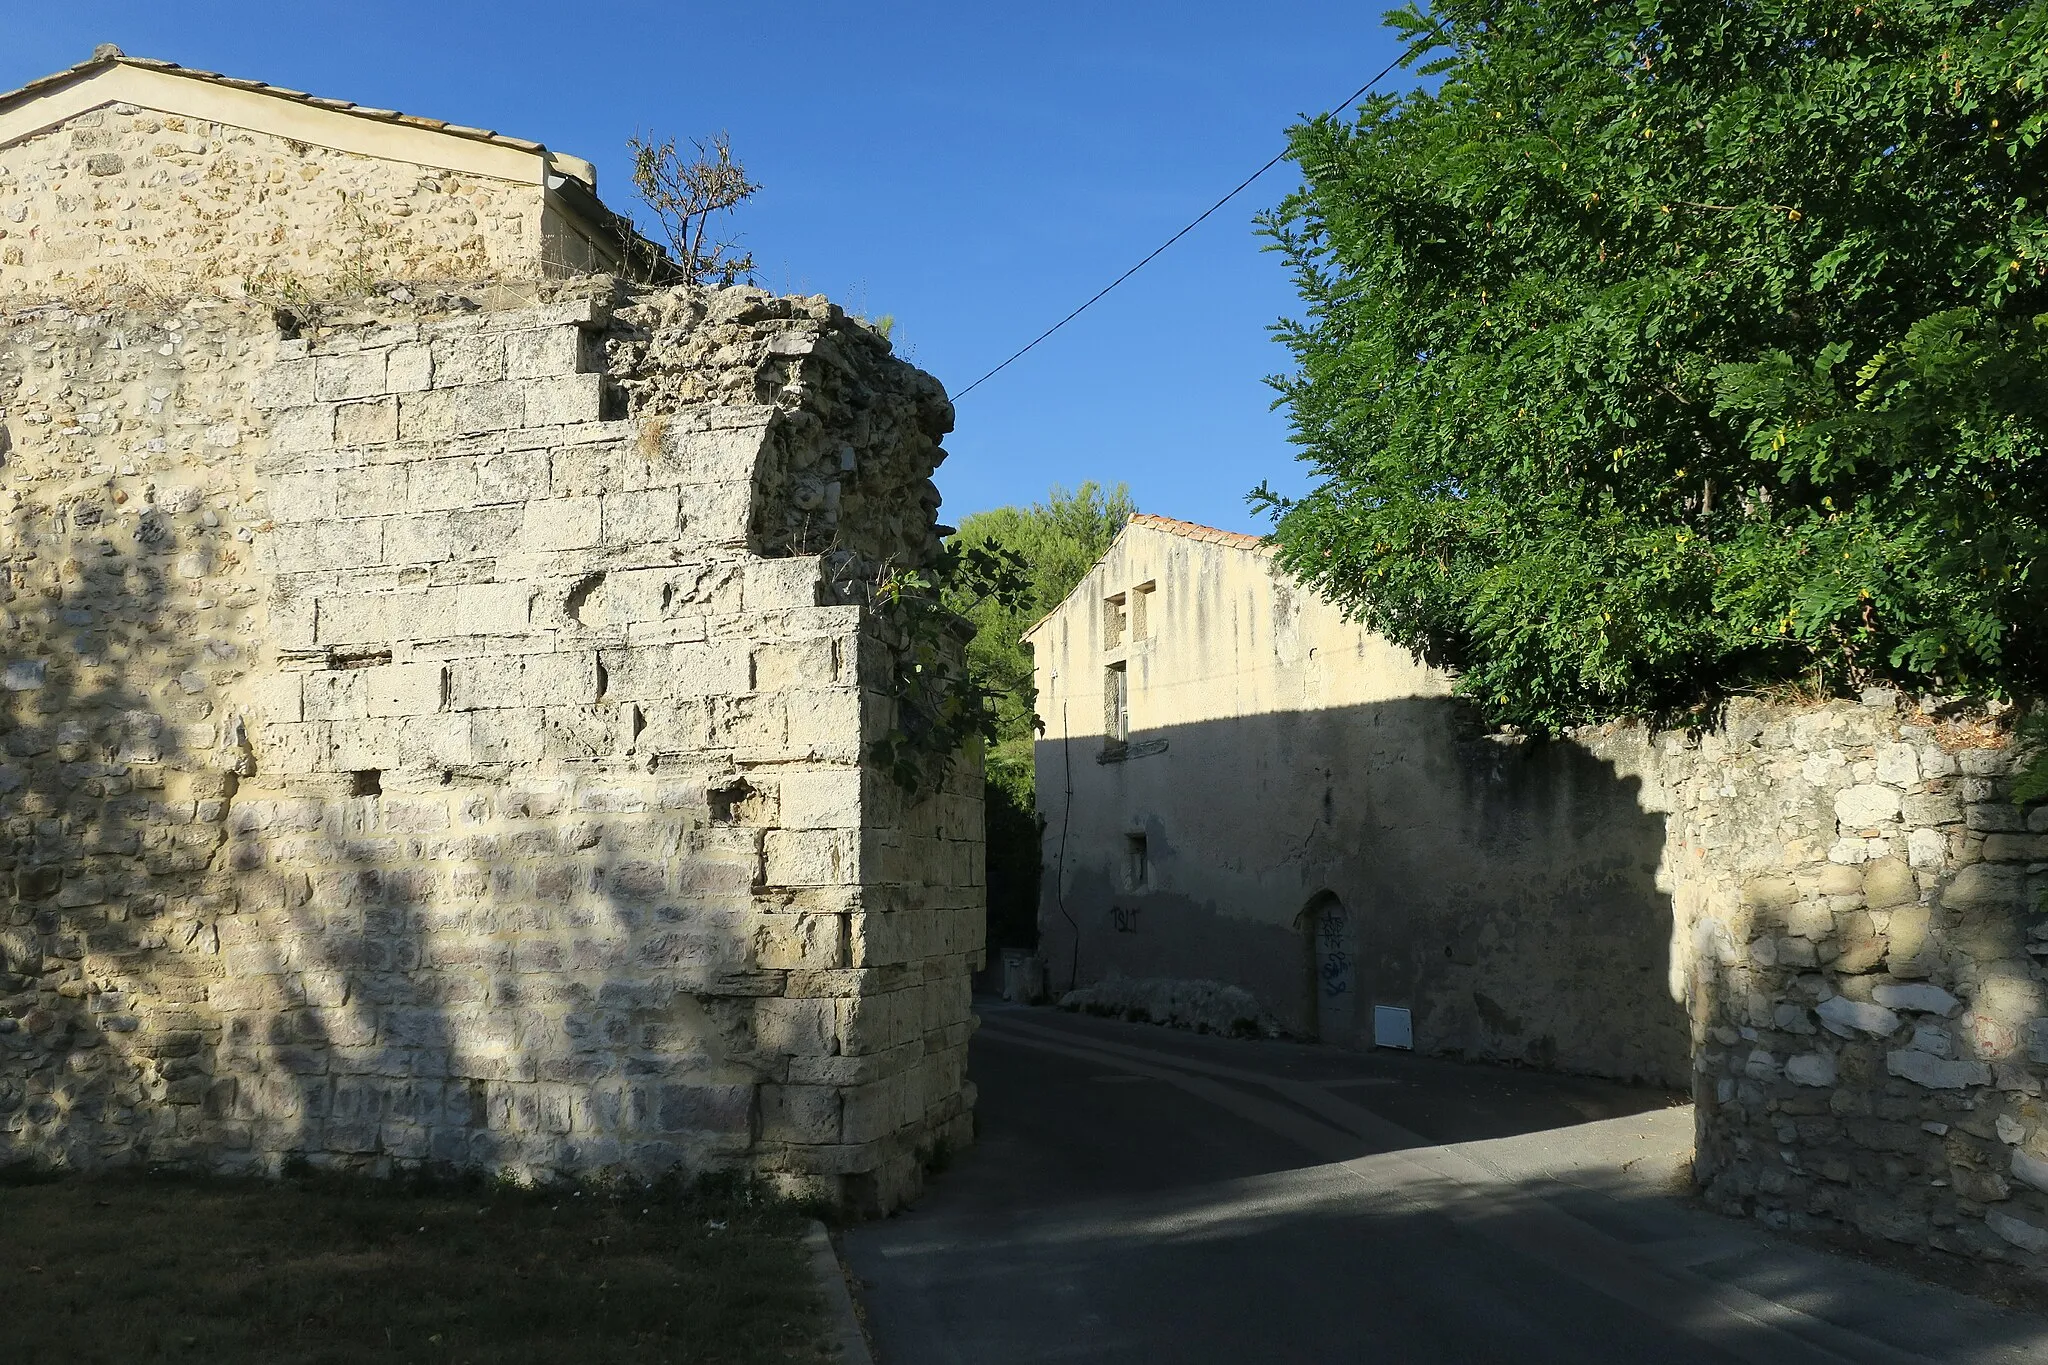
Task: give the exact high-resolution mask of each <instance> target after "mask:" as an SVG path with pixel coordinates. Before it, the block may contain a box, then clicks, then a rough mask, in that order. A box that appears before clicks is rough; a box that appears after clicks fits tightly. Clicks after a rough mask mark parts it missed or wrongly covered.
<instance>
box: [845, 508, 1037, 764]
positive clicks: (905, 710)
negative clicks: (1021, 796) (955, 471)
mask: <svg viewBox="0 0 2048 1365" xmlns="http://www.w3.org/2000/svg"><path fill="white" fill-rule="evenodd" d="M1030 573H1031V571H1030V566H1029V565H1028V564H1027V563H1026V562H1025V560H1024V557H1023V556H1022V555H1019V554H1017V553H1016V552H1015V551H1012V550H1010V549H1008V548H1006V547H1004V546H1002V545H999V544H981V545H966V546H961V545H957V544H953V545H948V546H947V547H946V548H945V549H944V551H942V553H941V555H940V558H939V560H938V562H937V563H936V564H934V565H932V566H931V567H929V568H925V569H896V568H893V567H892V568H890V569H889V570H887V571H886V572H884V573H883V575H882V577H881V578H880V579H879V581H877V582H876V584H875V586H874V590H873V594H872V598H871V600H872V603H873V609H874V612H875V614H876V616H877V617H878V618H880V619H881V620H882V621H883V622H885V623H886V624H887V625H888V626H890V627H891V628H892V629H893V631H894V633H895V635H896V638H897V644H896V647H895V648H894V649H893V650H892V652H891V673H890V678H889V683H888V691H889V695H890V696H891V697H892V698H893V699H894V701H895V703H896V707H895V718H894V721H893V723H892V725H891V727H890V729H889V733H888V734H886V735H884V736H883V737H882V738H880V739H878V740H876V741H875V742H874V743H873V744H872V745H870V746H869V758H870V759H871V761H873V762H874V763H875V764H876V765H878V766H879V767H881V768H882V769H883V770H884V771H886V772H887V773H888V774H889V776H890V777H891V779H893V780H894V781H895V783H896V785H897V786H899V787H901V788H902V789H903V790H904V791H905V792H908V793H910V794H912V795H924V794H928V793H930V792H932V791H934V790H936V789H937V788H938V786H939V785H940V784H941V783H942V782H944V781H945V779H946V776H947V774H948V773H950V772H951V771H952V767H953V763H954V761H955V760H956V759H957V758H958V757H959V755H960V751H961V750H962V749H963V748H965V747H966V746H967V744H968V743H970V742H971V741H973V740H975V739H980V740H982V741H984V742H987V741H991V740H994V739H995V738H996V732H997V726H996V712H995V710H994V707H993V702H994V701H995V700H996V698H997V697H998V696H999V695H1001V694H1000V693H999V691H998V690H996V689H992V688H988V687H985V686H983V685H982V684H981V683H980V682H978V681H977V680H976V679H974V678H973V677H972V676H970V674H969V672H968V667H967V644H968V641H970V640H971V639H972V638H973V636H974V626H973V624H972V623H971V622H970V621H969V620H968V619H967V617H966V616H965V615H964V613H965V612H968V611H972V610H973V609H974V608H975V607H976V606H979V605H981V604H982V603H995V604H999V605H1002V606H1006V607H1016V606H1018V605H1019V604H1021V603H1022V602H1023V601H1024V600H1025V599H1026V597H1027V596H1028V595H1029V593H1030V590H1031V577H1030Z"/></svg>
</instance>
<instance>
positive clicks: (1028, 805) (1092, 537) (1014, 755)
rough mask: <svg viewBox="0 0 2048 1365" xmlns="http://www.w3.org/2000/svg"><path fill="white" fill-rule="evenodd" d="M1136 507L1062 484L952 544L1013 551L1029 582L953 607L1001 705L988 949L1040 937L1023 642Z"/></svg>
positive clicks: (991, 770)
mask: <svg viewBox="0 0 2048 1365" xmlns="http://www.w3.org/2000/svg"><path fill="white" fill-rule="evenodd" d="M1136 510H1137V508H1136V507H1135V506H1134V505H1133V504H1132V502H1131V494H1130V490H1129V489H1128V488H1127V487H1125V486H1124V485H1123V484H1117V485H1116V486H1115V487H1114V488H1110V489H1107V490H1105V489H1103V488H1102V487H1101V486H1100V485H1099V484H1096V483H1093V482H1088V483H1083V484H1082V485H1081V486H1080V487H1079V488H1077V489H1074V490H1073V491H1071V492H1069V491H1068V490H1067V489H1064V488H1061V487H1058V486H1054V487H1053V488H1052V489H1051V490H1050V491H1049V492H1048V493H1047V495H1046V500H1045V501H1044V502H1039V503H1033V504H1032V505H1031V506H1029V507H998V508H995V509H994V510H992V511H988V512H976V513H974V514H973V515H972V516H969V517H966V518H964V519H963V520H962V521H961V523H960V529H959V531H958V532H957V533H956V534H955V535H954V536H953V539H952V544H953V545H954V546H957V547H962V548H972V547H997V546H1001V547H1006V548H1008V549H1009V550H1011V551H1014V552H1015V553H1017V554H1018V555H1019V556H1020V557H1021V558H1022V560H1023V563H1024V565H1025V572H1026V575H1027V582H1026V585H1025V589H1024V591H1023V592H1022V593H1021V594H1020V595H1019V596H1018V597H1017V598H1016V599H1014V600H1010V601H1003V600H999V599H996V598H992V597H983V598H982V599H981V600H979V601H968V600H966V599H965V598H962V597H955V599H954V606H955V608H956V610H958V611H960V612H961V614H962V615H964V616H965V617H966V618H967V619H968V620H969V621H971V622H972V623H973V625H974V627H975V633H974V638H973V640H972V641H971V642H970V643H969V644H968V646H967V669H968V673H969V675H970V676H971V677H972V678H973V679H974V680H975V682H976V683H977V685H978V686H979V687H980V688H981V689H982V690H983V692H984V693H985V694H986V695H987V696H989V697H990V698H991V699H992V704H993V706H994V708H995V709H994V730H993V741H994V742H993V743H992V744H991V745H990V748H989V751H988V805H987V818H988V824H987V831H986V833H987V839H988V902H989V941H990V942H991V943H992V944H994V945H995V946H998V947H1020V948H1023V947H1031V946H1034V945H1035V944H1036V943H1037V938H1038V929H1037V920H1038V812H1037V801H1036V797H1035V793H1034V790H1033V777H1032V764H1031V746H1032V739H1033V736H1034V735H1035V733H1036V731H1037V728H1038V727H1037V723H1036V721H1037V718H1036V716H1035V715H1034V714H1033V712H1032V683H1031V651H1030V650H1028V649H1026V648H1025V647H1024V641H1023V635H1024V632H1025V631H1026V630H1027V629H1029V628H1030V626H1031V625H1032V623H1033V622H1035V621H1037V620H1038V618H1039V617H1041V616H1043V615H1045V614H1046V613H1047V612H1049V611H1051V610H1052V609H1053V608H1054V607H1056V606H1058V605H1059V604H1060V602H1061V600H1062V599H1064V598H1065V597H1066V595H1067V594H1068V593H1070V592H1072V591H1073V590H1074V585H1075V584H1076V583H1079V582H1080V581H1081V579H1082V577H1083V576H1084V575H1086V574H1087V572H1088V570H1089V569H1091V568H1093V567H1094V566H1095V561H1096V560H1098V559H1100V558H1101V557H1102V553H1103V551H1105V550H1107V549H1108V548H1109V543H1110V542H1111V541H1112V540H1114V539H1116V533H1117V532H1118V531H1120V530H1122V529H1123V525H1124V523H1125V522H1126V521H1128V520H1130V517H1131V514H1132V513H1133V512H1135V511H1136Z"/></svg>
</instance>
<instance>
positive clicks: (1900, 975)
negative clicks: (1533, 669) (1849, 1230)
mask: <svg viewBox="0 0 2048 1365" xmlns="http://www.w3.org/2000/svg"><path fill="white" fill-rule="evenodd" d="M2009 718H2010V717H2009V715H2008V717H2006V719H2009ZM1577 739H1578V742H1580V743H1582V744H1584V745H1585V746H1586V747H1587V748H1589V749H1590V750H1591V751H1592V752H1594V753H1596V754H1600V755H1602V756H1603V757H1604V758H1606V759H1608V760H1609V761H1611V762H1613V763H1614V764H1615V766H1616V768H1617V770H1618V771H1619V772H1621V773H1625V774H1633V775H1635V776H1638V777H1639V778H1640V779H1641V781H1642V784H1643V785H1642V791H1643V798H1644V804H1645V806H1646V808H1648V809H1652V810H1658V811H1661V812H1664V813H1665V818H1666V820H1667V827H1668V838H1667V843H1666V855H1665V867H1664V874H1663V876H1664V879H1665V881H1666V883H1667V885H1668V886H1669V887H1670V889H1671V892H1672V895H1673V902H1674V911H1675V916H1676V923H1677V926H1678V930H1679V941H1678V942H1677V943H1675V944H1674V954H1673V957H1674V966H1675V967H1678V968H1681V969H1682V971H1683V977H1684V989H1685V991H1686V994H1687V999H1688V1007H1689V1013H1690V1015H1691V1018H1692V1021H1693V1031H1694V1072H1695V1083H1694V1091H1695V1099H1696V1100H1697V1105H1698V1108H1697V1114H1698V1124H1699V1145H1698V1154H1697V1171H1698V1174H1699V1177H1700V1179H1701V1181H1702V1183H1703V1184H1704V1185H1705V1187H1706V1190H1707V1193H1708V1196H1709V1198H1710V1199H1712V1200H1713V1201H1714V1202H1715V1203H1717V1204H1719V1205H1721V1206H1723V1207H1726V1208H1728V1209H1730V1210H1731V1211H1746V1212H1753V1213H1754V1214H1755V1215H1756V1216H1757V1217H1759V1218H1762V1219H1764V1220H1766V1221H1768V1222H1771V1223H1774V1224H1778V1225H1780V1226H1788V1225H1789V1226H1794V1227H1803V1226H1813V1225H1818V1224H1824V1223H1827V1222H1829V1221H1835V1220H1839V1221H1842V1222H1846V1223H1849V1224H1852V1225H1854V1226H1855V1227H1857V1228H1859V1229H1861V1230H1862V1231H1864V1232H1866V1233H1869V1234H1872V1235H1878V1236H1884V1237H1889V1238H1892V1239H1893V1240H1897V1241H1903V1242H1912V1243H1921V1244H1926V1245H1932V1246H1936V1247H1941V1248H1943V1249H1945V1250H1949V1251H1954V1252H1959V1253H1962V1254H1967V1255H1977V1256H1984V1257H1990V1258H2003V1259H2011V1260H2016V1261H2020V1262H2023V1263H2027V1264H2031V1265H2034V1266H2036V1267H2037V1268H2048V1256H2044V1255H2043V1253H2048V1105H2044V1103H2043V1100H2042V1086H2043V1082H2044V1080H2048V965H2044V964H2048V918H2044V917H2043V916H2042V914H2041V912H2040V911H2039V909H2038V902H2039V898H2040V895H2041V893H2042V891H2043V890H2044V889H2048V875H2044V874H2048V832H2044V831H2048V809H2034V810H2026V809H2022V808H2020V807H2017V806H2015V805H2013V804H2012V802H2011V800H2010V790H2011V789H2010V784H2009V780H2008V778H2009V773H2010V769H2011V765H2012V760H2013V751H2012V749H2011V747H2010V743H2011V737H2010V732H2009V728H2008V727H2006V726H2003V725H2001V724H1999V723H1998V722H1997V721H1996V720H1994V719H1992V718H1989V717H1986V716H1985V715H1984V714H1983V713H1982V712H1976V713H1955V714H1948V715H1944V716H1929V715H1927V714H1925V713H1922V712H1920V711H1918V710H1917V709H1916V708H1914V707H1913V706H1911V705H1910V704H1908V705H1904V706H1901V705H1900V704H1899V703H1898V699H1897V698H1896V696H1895V695H1894V694H1892V693H1889V692H1876V693H1872V694H1871V696H1870V698H1869V704H1866V705H1861V706H1858V705H1854V704H1851V703H1847V702H1837V703H1833V704H1829V705H1824V706H1806V707H1791V706H1787V707H1770V706H1765V705H1761V704H1758V703H1754V702H1738V703H1736V704H1735V705H1733V706H1732V707H1731V708H1730V710H1729V712H1728V715H1727V718H1726V721H1725V723H1724V724H1723V725H1722V726H1721V727H1720V728H1719V729H1717V730H1714V731H1712V732H1709V733H1707V734H1704V735H1699V736H1686V735H1680V734H1661V735H1651V734H1648V733H1646V732H1644V731H1642V730H1639V729H1628V728H1621V727H1616V728H1609V729H1607V730H1605V731H1598V730H1595V731H1587V732H1584V733H1582V734H1581V735H1580V736H1578V737H1577Z"/></svg>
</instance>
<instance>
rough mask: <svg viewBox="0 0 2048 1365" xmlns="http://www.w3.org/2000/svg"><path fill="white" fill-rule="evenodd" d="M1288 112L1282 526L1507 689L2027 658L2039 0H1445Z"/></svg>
mask: <svg viewBox="0 0 2048 1365" xmlns="http://www.w3.org/2000/svg"><path fill="white" fill-rule="evenodd" d="M1389 22H1390V23H1391V24H1393V25H1394V26H1395V27H1396V28H1398V29H1399V30H1401V31H1402V32H1403V34H1404V36H1406V37H1408V38H1410V39H1412V40H1414V41H1415V42H1416V43H1417V46H1418V49H1420V50H1423V51H1425V52H1426V53H1427V54H1428V55H1427V58H1426V64H1425V65H1424V67H1423V72H1424V74H1425V75H1426V76H1432V77H1435V78H1436V79H1435V81H1434V88H1433V89H1424V90H1420V91H1416V92H1413V93H1408V94H1402V95H1396V96H1386V97H1380V98H1376V99H1373V100H1370V101H1368V102H1367V103H1366V104H1365V105H1364V106H1363V107H1362V109H1361V111H1360V114H1359V116H1358V117H1357V118H1356V120H1355V121H1342V122H1340V121H1338V120H1334V119H1331V118H1328V117H1325V118H1320V119H1316V120H1314V121H1312V122H1309V123H1307V124H1305V125H1303V126H1300V127H1298V128H1296V129H1295V130H1293V133H1292V138H1293V152H1292V154H1293V156H1294V158H1295V159H1296V160H1297V161H1298V162H1299V163H1300V165H1301V168H1302V171H1303V173H1304V188H1303V189H1302V191H1301V192H1300V193H1298V194H1297V195H1295V196H1293V197H1291V198H1290V199H1288V200H1287V201H1285V203H1284V204H1283V205H1282V206H1281V207H1280V208H1279V209H1278V210H1277V211H1276V212H1275V213H1273V214H1271V215H1269V216H1268V217H1267V219H1266V220H1265V226H1266V229H1267V230H1268V232H1269V233H1270V234H1271V235H1272V237H1273V238H1274V240H1275V244H1276V246H1277V248H1278V249H1279V250H1281V251H1283V252H1284V253H1285V255H1286V256H1287V257H1288V258H1289V260H1290V261H1291V262H1292V265H1293V267H1294V270H1295V272H1296V276H1297V280H1298V285H1299V289H1300V292H1301V295H1302V297H1303V299H1304V302H1305V314H1304V316H1303V317H1302V318H1301V319H1300V320H1299V321H1298V322H1294V323H1288V324H1283V325H1282V327H1281V328H1280V335H1281V337H1282V339H1283V341H1284V342H1285V343H1286V344H1287V345H1288V346H1289V347H1290V348H1291V350H1292V351H1293V354H1294V358H1295V360H1296V362H1297V364H1296V369H1295V371H1294V372H1293V373H1292V374H1291V375H1289V376H1286V377H1284V378H1282V379H1280V380H1277V381H1276V383H1277V384H1278V386H1279V387H1280V389H1281V392H1282V393H1283V395H1284V397H1285V400H1286V402H1287V404H1288V406H1289V408H1290V410H1291V414H1292V420H1293V423H1294V428H1295V439H1296V440H1297V442H1298V443H1299V444H1300V446H1301V447H1302V450H1303V457H1304V458H1305V459H1307V460H1309V461H1310V462H1312V463H1313V465H1314V466H1315V467H1316V468H1317V470H1318V471H1319V472H1320V473H1321V475H1322V476H1323V477H1322V479H1321V481H1320V482H1319V484H1318V485H1317V487H1316V488H1315V489H1314V491H1313V492H1311V493H1310V494H1309V495H1307V496H1306V497H1304V498H1303V499H1302V500H1300V501H1299V502H1298V503H1294V504H1287V503H1284V502H1282V501H1280V500H1278V499H1273V498H1271V495H1270V494H1267V493H1266V492H1265V490H1263V489H1261V490H1260V491H1259V492H1257V493H1255V494H1254V497H1255V498H1265V499H1268V500H1269V501H1270V502H1271V503H1272V505H1273V508H1274V511H1275V513H1276V516H1277V534H1278V538H1279V541H1280V546H1281V559H1282V562H1283V563H1284V564H1285V565H1286V566H1287V567H1288V568H1290V569H1291V570H1293V571H1294V572H1295V573H1297V574H1299V575H1300V576H1302V577H1304V578H1305V579H1307V580H1309V581H1310V582H1312V583H1313V584H1315V585H1316V586H1317V587H1319V588H1320V589H1322V590H1323V591H1324V592H1325V593H1327V594H1328V595H1330V596H1331V597H1332V598H1333V599H1335V600H1336V601H1338V602H1340V603H1342V604H1343V605H1345V606H1346V607H1347V608H1348V609H1350V610H1351V611H1353V612H1354V613H1355V614H1356V615H1358V616H1359V617H1361V618H1362V619H1364V620H1365V621H1367V622H1368V623H1369V624H1371V625H1372V626H1374V627H1375V628H1377V629H1379V630H1381V631H1383V632H1384V633H1386V634H1387V635H1388V636H1390V637H1391V638H1393V639H1395V640H1397V641H1399V642H1400V643H1402V644H1405V645H1407V646H1409V647H1411V648H1414V649H1416V650H1418V651H1420V652H1422V653H1424V654H1425V655H1427V656H1428V657H1431V658H1433V659H1435V660H1437V661H1439V662H1443V663H1448V664H1451V665H1453V666H1455V667H1456V668H1457V669H1458V670H1460V673H1461V679H1460V684H1461V686H1462V688H1463V689H1464V690H1465V691H1466V692H1467V693H1468V694H1470V695H1472V696H1474V697H1475V698H1477V699H1478V700H1479V701H1480V702H1481V703H1482V704H1483V705H1484V706H1485V708H1486V709H1487V710H1488V711H1489V712H1490V713H1491V715H1492V717H1493V718H1494V719H1496V720H1516V721H1523V722H1528V723H1534V724H1538V725H1550V726H1554V725H1558V724H1564V723H1569V722H1572V721H1576V720H1580V719H1585V718H1590V717H1593V716H1597V715H1602V714H1612V713H1616V712H1625V711H1641V712H1665V713H1669V712H1674V711H1682V710H1684V709H1687V708H1690V707H1693V706H1695V705H1698V704H1700V703H1702V702H1707V701H1710V700H1711V699H1712V698H1713V697H1714V696H1715V695H1717V694H1719V693H1721V692H1724V691H1726V690H1729V689H1735V688H1742V687H1745V686H1751V685H1756V684H1763V683H1769V682H1773V681H1778V680H1786V679H1792V678H1811V679H1815V680H1817V681H1819V682H1821V683H1823V684H1826V685H1830V686H1836V687H1840V686H1846V685H1855V684H1858V683H1861V682H1864V681H1869V680H1874V679H1879V678H1891V679H1896V680H1898V681H1901V682H1904V683H1907V684H1909V685H1928V686H1933V687H1937V688H1943V689H1983V690H1987V691H1993V692H1997V691H2012V690H2020V691H2030V690H2035V689H2038V687H2039V685H2040V683H2041V680H2042V676H2043V671H2044V654H2048V646H2044V639H2043V625H2044V620H2048V618H2044V614H2043V608H2044V606H2048V602H2044V600H2043V593H2044V580H2043V576H2042V568H2041V563H2040V559H2041V551H2042V519H2043V513H2044V510H2048V477H2044V475H2048V459H2044V445H2043V438H2044V432H2048V335H2044V330H2043V328H2044V324H2048V317H2044V316H2043V313H2044V309H2048V219H2044V213H2043V205H2044V202H2048V201H2044V194H2048V174H2044V173H2048V157H2044V150H2043V148H2042V145H2041V139H2042V134H2043V132H2044V130H2048V104H2044V98H2043V93H2042V92H2043V90H2044V87H2048V4H2043V3H2029V4H2011V3H2008V4H1987V3H1961V2H1959V0H1890V2H1885V0H1879V2H1878V3H1870V2H1868V0H1866V3H1862V4H1851V3H1825V2H1821V3H1816V0H1759V2H1758V3H1752V4H1748V5H1742V6H1731V5H1728V4H1726V3H1723V2H1722V0H1637V2H1636V3H1633V4H1607V3H1592V2H1591V0H1573V2H1570V3H1567V2H1565V0H1523V3H1511V2H1508V0H1444V2H1443V3H1441V4H1438V5H1436V6H1435V7H1434V9H1433V11H1432V13H1431V14H1430V15H1429V16H1427V17H1425V16H1424V15H1423V14H1421V13H1420V12H1418V11H1416V10H1414V9H1410V10H1406V11H1401V12H1397V13H1395V14H1393V15H1390V16H1389Z"/></svg>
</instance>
